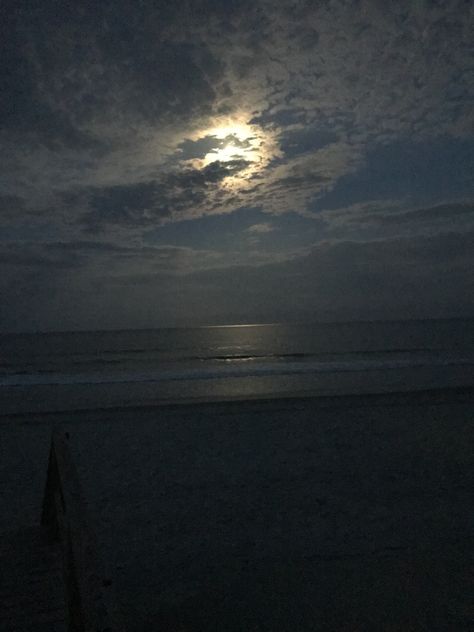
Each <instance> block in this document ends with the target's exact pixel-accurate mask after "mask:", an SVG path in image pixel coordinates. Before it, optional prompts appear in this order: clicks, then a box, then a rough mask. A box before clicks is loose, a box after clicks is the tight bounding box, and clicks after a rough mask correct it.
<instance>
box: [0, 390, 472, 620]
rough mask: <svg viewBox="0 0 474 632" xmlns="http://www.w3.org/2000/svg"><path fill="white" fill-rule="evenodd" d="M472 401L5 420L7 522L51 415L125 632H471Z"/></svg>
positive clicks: (240, 406)
mask: <svg viewBox="0 0 474 632" xmlns="http://www.w3.org/2000/svg"><path fill="white" fill-rule="evenodd" d="M473 403H474V391H473V390H472V389H467V388H466V389H454V390H445V391H443V390H439V391H432V392H423V393H405V394H391V395H378V396H359V397H356V396H348V397H339V398H330V397H327V398H324V397H323V398H313V399H282V400H273V401H249V402H223V403H214V404H210V403H208V404H199V405H194V406H189V405H188V406H184V405H183V406H178V405H175V406H166V407H161V408H147V409H135V410H122V411H120V410H111V411H102V412H96V413H94V412H89V413H82V414H80V413H76V414H70V415H69V416H68V417H67V418H65V417H63V416H61V415H50V416H45V415H43V416H38V415H27V416H23V417H21V416H17V417H12V418H10V419H9V418H7V417H4V418H2V422H1V424H0V433H1V442H0V445H1V461H0V462H1V471H0V481H1V489H2V493H1V507H0V509H1V511H0V520H1V523H0V528H1V529H2V530H7V529H9V528H12V525H25V526H26V525H29V524H32V523H34V522H35V521H37V520H38V516H39V511H40V503H41V495H42V490H43V486H44V481H45V475H46V464H47V454H48V447H49V440H50V433H51V428H52V426H53V425H57V424H61V425H62V426H63V427H64V429H65V430H67V431H68V432H69V433H70V436H71V445H72V448H73V452H74V457H75V460H76V464H77V467H78V469H79V473H80V478H81V481H82V485H83V488H84V493H85V497H86V499H87V502H88V504H89V508H90V512H91V515H92V518H93V523H94V529H95V531H96V533H97V535H98V538H99V542H100V546H101V553H102V554H103V557H104V559H105V561H106V563H107V565H108V566H109V568H110V570H111V572H112V574H113V576H114V579H115V582H116V588H117V594H118V597H119V601H120V603H121V605H122V609H123V612H124V616H125V619H126V621H127V624H128V629H129V630H130V631H132V630H137V631H138V630H150V629H168V630H186V631H187V630H189V631H197V630H207V631H209V630H216V631H217V630H295V629H297V630H468V629H472V627H471V626H472V625H473V622H474V609H473V603H472V599H471V597H472V594H474V583H473V577H472V536H473V533H474V531H473V526H474V525H473V516H474V507H473V497H472V489H473V485H472V483H473V481H472V476H473V471H474V468H473V456H472V455H473V450H472V446H473V441H472V440H473V427H472V421H473V410H474V406H473ZM160 626H162V627H161V628H160Z"/></svg>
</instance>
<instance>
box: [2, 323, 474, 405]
mask: <svg viewBox="0 0 474 632" xmlns="http://www.w3.org/2000/svg"><path fill="white" fill-rule="evenodd" d="M472 385H474V320H423V321H422V320H419V321H392V322H355V323H318V324H265V325H233V326H221V327H200V328H181V329H153V330H122V331H84V332H60V333H35V334H4V335H1V336H0V405H1V412H0V415H8V414H14V413H24V412H46V411H48V412H49V411H68V410H81V409H97V408H108V407H124V406H127V407H130V406H132V407H133V406H151V405H156V404H160V403H163V402H170V401H171V402H190V401H195V400H207V401H213V400H221V399H235V398H237V399H248V398H255V397H257V398H260V397H270V398H272V397H285V396H308V395H343V394H354V393H363V394H369V393H380V392H399V391H409V390H424V389H440V388H449V387H453V386H472Z"/></svg>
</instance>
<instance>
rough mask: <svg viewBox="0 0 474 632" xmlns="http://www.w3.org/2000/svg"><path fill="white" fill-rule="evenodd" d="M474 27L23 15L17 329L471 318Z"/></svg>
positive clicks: (324, 11) (7, 97) (367, 16)
mask: <svg viewBox="0 0 474 632" xmlns="http://www.w3.org/2000/svg"><path fill="white" fill-rule="evenodd" d="M473 26H474V4H473V3H472V2H470V1H467V0H443V1H441V0H439V1H436V0H417V1H410V2H386V1H382V0H356V1H354V0H350V1H349V0H321V1H312V2H306V1H296V2H294V1H286V2H279V1H276V2H275V1H270V0H252V1H251V2H250V1H247V0H225V1H224V0H221V1H212V0H202V1H195V2H192V1H188V2H182V3H172V2H168V1H167V2H164V1H159V0H158V1H156V0H155V1H149V0H140V1H138V0H133V1H132V0H115V1H114V2H109V1H104V2H100V3H92V2H77V3H68V2H52V1H51V0H43V1H42V2H40V3H38V2H36V1H35V2H33V0H31V1H30V0H17V1H16V2H11V1H10V0H7V1H6V2H4V3H2V5H1V7H0V31H1V32H0V37H1V42H2V43H1V47H2V54H1V57H0V85H1V88H0V95H1V96H0V146H1V152H2V156H3V157H4V160H3V168H2V173H1V178H0V182H1V186H0V262H1V269H2V273H1V275H0V292H1V294H2V300H1V301H0V330H1V331H15V330H18V331H23V330H64V329H76V328H79V329H87V328H91V329H97V328H128V327H138V328H142V327H156V326H175V325H178V326H179V325H193V324H196V325H202V324H223V323H224V324H225V323H236V322H275V321H285V320H286V321H288V320H289V321H298V320H306V321H308V320H360V319H363V320H366V319H368V320H370V319H385V318H430V317H433V318H436V317H472V316H474V194H473V173H474V118H473V112H474V108H473V96H474V95H473V92H474V76H473V75H474V63H473V62H474V55H473V44H472V32H473Z"/></svg>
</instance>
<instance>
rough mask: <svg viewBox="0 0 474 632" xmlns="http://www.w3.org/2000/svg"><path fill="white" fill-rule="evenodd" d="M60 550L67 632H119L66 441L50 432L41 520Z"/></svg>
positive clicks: (111, 595)
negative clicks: (65, 597)
mask: <svg viewBox="0 0 474 632" xmlns="http://www.w3.org/2000/svg"><path fill="white" fill-rule="evenodd" d="M41 521H42V524H44V525H45V526H47V527H48V528H49V532H50V534H51V537H52V538H53V539H54V538H59V540H60V542H61V547H62V551H63V573H64V580H65V584H66V595H67V607H68V614H69V630H70V632H87V631H89V630H90V631H91V632H92V631H95V630H107V631H108V632H122V631H123V630H124V625H123V622H122V618H121V614H120V612H119V610H118V607H117V603H116V599H115V595H114V587H113V582H112V579H111V578H110V576H109V574H108V573H106V571H105V569H104V566H103V564H102V561H101V560H100V558H99V555H98V544H97V540H96V538H95V535H94V534H93V532H92V530H91V528H90V526H89V525H90V521H89V517H88V512H87V506H86V503H85V500H84V495H83V493H82V489H81V486H80V482H79V477H78V474H77V471H76V468H75V466H74V463H73V460H72V457H71V452H70V447H69V443H68V439H67V437H66V436H65V435H64V434H61V433H59V432H58V431H57V430H56V431H54V432H53V436H52V441H51V451H50V456H49V463H48V476H47V483H46V489H45V496H44V501H43V511H42V516H41Z"/></svg>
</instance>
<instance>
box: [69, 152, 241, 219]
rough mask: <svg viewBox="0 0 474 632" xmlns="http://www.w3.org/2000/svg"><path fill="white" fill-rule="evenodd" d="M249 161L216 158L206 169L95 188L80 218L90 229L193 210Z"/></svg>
mask: <svg viewBox="0 0 474 632" xmlns="http://www.w3.org/2000/svg"><path fill="white" fill-rule="evenodd" d="M247 165H248V163H247V162H246V161H245V160H228V161H226V162H219V161H215V162H212V163H210V164H209V165H207V166H206V167H204V168H203V169H190V168H187V169H184V170H182V171H176V172H171V173H169V174H167V175H165V176H163V177H162V178H161V179H160V180H158V181H153V182H143V183H138V184H134V185H117V186H112V187H100V188H96V189H93V190H92V191H91V192H90V193H89V197H88V204H89V205H90V207H91V210H90V211H88V212H87V213H85V214H84V215H83V216H82V218H81V220H80V221H81V222H82V223H83V224H85V226H86V227H87V228H88V229H89V230H99V229H100V228H101V227H103V226H107V225H113V226H128V227H141V226H147V225H149V224H152V223H155V222H156V221H159V220H162V219H164V218H168V217H170V216H171V215H172V214H179V213H185V212H186V211H188V212H192V211H193V209H194V208H195V207H198V206H199V205H202V204H203V203H204V202H205V201H206V199H207V197H206V196H207V193H208V192H209V190H210V189H215V188H216V186H217V185H218V184H219V183H220V182H221V181H222V180H223V179H224V178H227V177H229V176H231V175H234V174H236V173H239V171H242V170H243V169H245V168H246V166H247Z"/></svg>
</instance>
